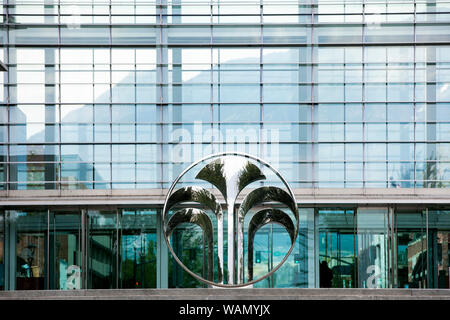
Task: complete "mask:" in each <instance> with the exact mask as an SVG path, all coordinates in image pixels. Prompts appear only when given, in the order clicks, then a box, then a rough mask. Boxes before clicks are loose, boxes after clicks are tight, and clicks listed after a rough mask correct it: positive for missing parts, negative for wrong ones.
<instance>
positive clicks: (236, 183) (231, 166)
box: [162, 152, 298, 287]
mask: <svg viewBox="0 0 450 320" xmlns="http://www.w3.org/2000/svg"><path fill="white" fill-rule="evenodd" d="M211 159H212V161H210V160H211ZM207 161H209V162H207ZM204 162H207V163H206V164H205V165H203V163H204ZM197 165H202V167H201V169H200V170H199V171H198V173H197V174H196V175H195V177H196V179H198V180H202V181H206V182H209V183H211V184H212V185H213V186H214V187H215V188H216V189H217V190H218V191H219V195H220V196H221V197H223V200H224V201H225V205H226V208H227V257H228V259H227V274H228V277H227V283H225V282H224V277H223V275H224V274H225V272H224V266H223V246H224V243H223V216H222V211H221V209H220V203H219V201H218V198H217V197H216V196H214V195H213V194H212V193H211V192H209V191H208V190H206V189H204V188H202V187H198V186H194V187H192V186H190V187H181V188H179V189H177V190H176V191H174V190H175V188H176V187H177V185H178V183H179V181H180V180H181V178H182V177H183V176H184V175H185V174H186V173H187V172H189V171H190V170H195V167H196V166H197ZM263 170H268V171H270V173H271V174H275V176H277V177H278V178H279V180H281V182H282V183H283V184H284V186H285V188H286V190H287V191H286V190H283V189H281V188H278V187H270V186H269V187H268V186H262V187H258V188H256V189H254V190H253V191H252V192H250V193H248V194H247V195H246V196H245V198H244V200H243V202H242V204H241V206H240V207H239V208H236V201H237V199H238V197H239V196H240V194H241V192H242V191H243V190H244V189H245V188H246V187H247V186H249V185H250V184H252V183H253V182H256V181H264V180H265V179H266V175H265V174H264V172H263ZM186 202H189V203H192V202H194V203H198V204H200V205H203V206H205V207H207V208H209V209H210V210H212V212H213V213H214V214H215V215H216V217H217V256H218V257H217V260H218V281H217V282H214V281H211V279H210V278H209V276H208V279H203V278H202V277H200V276H199V275H197V274H195V273H194V272H192V271H191V270H189V269H188V268H187V267H186V266H185V265H184V264H183V262H182V261H181V260H180V259H179V258H178V257H177V255H176V253H175V252H174V251H173V249H172V247H171V244H170V235H171V233H172V231H173V229H174V228H175V227H176V226H178V225H179V224H180V223H182V222H183V223H184V222H189V221H190V222H193V223H195V222H194V220H195V219H194V220H191V219H193V217H194V216H192V214H194V215H195V216H197V215H198V216H199V217H200V216H201V217H202V219H204V220H206V219H207V220H209V221H210V222H209V223H211V220H210V218H209V217H208V216H207V215H206V214H205V213H204V212H203V211H201V212H200V211H189V210H191V209H192V208H189V209H187V210H188V211H186V210H185V211H178V212H177V213H175V215H173V216H172V217H171V218H168V216H169V211H170V210H171V208H174V207H175V206H176V205H178V204H181V203H186ZM269 202H270V203H274V202H276V203H278V204H282V205H284V206H286V207H287V208H288V209H289V210H290V211H291V213H292V214H293V218H294V219H295V221H296V223H295V224H294V223H293V222H292V220H291V219H292V218H291V217H290V216H289V215H287V214H286V213H284V212H282V211H276V212H275V211H272V214H269V216H268V219H265V220H264V222H262V221H260V222H259V224H258V227H256V228H253V230H254V232H253V233H251V236H252V237H254V235H255V234H256V231H257V230H258V229H259V227H261V226H263V225H265V224H267V223H278V224H280V225H282V226H284V227H285V228H286V229H287V232H288V233H289V235H290V238H291V247H290V249H289V251H288V252H287V254H286V255H285V257H284V258H283V259H282V261H281V262H280V263H279V264H278V265H277V266H276V267H275V268H272V269H271V270H270V271H269V272H268V273H267V274H266V275H264V276H262V277H260V278H258V279H253V273H251V274H252V278H251V279H250V278H249V279H248V280H249V281H247V282H245V281H244V276H243V275H244V264H243V259H244V253H243V247H244V218H245V215H246V214H247V213H248V212H249V211H250V210H251V209H252V208H254V207H255V206H257V205H258V206H260V205H265V204H267V203H269ZM190 205H191V204H190ZM188 212H190V213H189V214H191V216H189V217H187V215H189V214H188ZM172 219H175V220H172ZM287 220H289V222H290V223H289V222H287ZM162 221H163V223H164V227H163V228H164V234H165V240H166V242H167V245H168V247H169V250H170V251H171V253H172V255H173V257H174V259H175V260H176V261H177V262H178V263H179V264H180V266H182V267H183V269H185V271H187V272H188V273H189V274H191V275H192V276H194V277H195V278H197V279H198V280H200V281H202V282H204V283H207V284H208V285H211V286H218V287H243V286H247V285H251V284H253V283H256V282H258V281H261V280H262V279H265V278H267V277H268V276H270V275H271V274H273V273H274V272H275V271H276V270H277V269H278V268H279V267H280V266H281V265H282V264H283V263H284V262H285V261H286V259H287V257H288V256H289V254H290V253H291V251H292V249H293V247H294V244H295V238H296V236H297V233H298V212H297V202H296V200H295V197H294V193H293V192H292V190H291V189H290V187H289V185H288V183H287V182H286V180H284V179H283V177H282V176H281V174H280V173H279V172H278V171H276V170H275V169H274V168H272V167H271V166H270V165H269V164H268V163H266V162H265V161H263V160H261V159H259V158H256V157H254V156H251V155H248V154H244V153H237V152H229V153H227V152H224V153H219V154H213V155H210V156H207V157H205V158H203V159H201V160H199V161H197V162H195V163H193V164H192V165H190V166H189V167H188V168H186V169H185V170H184V171H183V172H182V173H181V174H180V175H179V176H178V178H177V179H176V180H175V181H174V182H173V184H172V186H171V188H170V189H169V191H168V193H167V195H166V200H165V203H164V208H163V217H162ZM174 221H175V222H174ZM179 221H182V222H179ZM195 221H197V220H195ZM261 223H262V224H261ZM205 225H206V224H205ZM235 226H236V227H237V243H236V246H237V265H236V267H237V268H236V270H235V260H236V257H235V236H236V235H235V234H236V231H235ZM204 230H206V229H204ZM248 241H249V243H253V239H249V240H248ZM230 244H231V245H230ZM249 249H251V250H253V245H251V246H250V247H249ZM250 256H252V254H251V255H250ZM208 261H211V260H210V257H209V255H208ZM248 268H249V269H250V268H252V267H250V264H249V265H248ZM212 269H213V267H212V266H211V265H209V268H208V270H212ZM236 278H237V279H236Z"/></svg>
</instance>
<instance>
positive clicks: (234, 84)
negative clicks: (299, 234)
mask: <svg viewBox="0 0 450 320" xmlns="http://www.w3.org/2000/svg"><path fill="white" fill-rule="evenodd" d="M2 9H3V10H2V12H1V13H0V15H1V18H2V19H0V44H1V45H2V48H3V50H0V59H1V60H2V61H5V63H6V64H7V65H8V68H9V71H8V72H7V73H4V75H3V77H2V79H0V86H2V88H3V89H2V90H0V103H1V107H0V117H1V119H3V120H4V121H2V125H0V159H2V160H1V161H0V162H1V163H0V180H1V181H0V188H3V189H5V188H6V189H10V190H28V189H60V190H64V189H88V190H89V189H121V188H125V189H137V188H165V187H168V186H169V185H170V184H171V182H172V181H173V178H174V177H176V176H177V174H178V173H179V172H180V171H181V170H182V169H183V168H185V167H186V166H187V165H189V164H190V163H191V162H192V161H194V160H195V159H198V158H200V157H201V156H203V155H206V154H210V153H212V152H218V151H226V150H233V151H234V150H236V151H243V152H248V153H252V154H254V155H257V156H260V157H261V158H263V159H265V160H267V161H269V162H270V163H273V164H276V166H277V168H279V170H280V172H281V173H282V174H283V176H285V177H286V178H287V180H288V181H289V183H290V184H291V185H292V186H293V187H319V188H323V187H332V188H362V187H366V188H399V187H401V188H445V187H448V184H449V181H450V179H449V176H448V170H447V168H448V160H449V159H448V154H449V146H450V137H449V135H448V132H449V127H450V117H449V114H450V112H449V101H450V89H449V87H448V82H449V79H450V77H449V74H450V68H449V67H448V65H449V63H450V58H449V57H450V45H449V43H450V32H449V30H450V28H449V21H448V14H449V12H450V6H449V4H448V2H447V1H445V0H427V1H422V2H421V1H400V2H398V3H392V2H390V1H376V2H372V1H369V2H368V1H362V0H361V1H346V0H342V1H336V2H333V3H330V2H329V1H324V0H314V1H313V2H304V1H289V2H280V1H274V0H248V1H241V2H236V1H229V0H197V1H191V0H171V1H169V0H161V1H159V0H158V1H154V0H149V1H141V0H124V1H113V0H90V1H84V2H73V1H68V0H61V1H53V0H38V1H33V2H30V1H25V0H15V1H7V2H5V3H4V4H2ZM393 34H395V35H396V36H392V35H393Z"/></svg>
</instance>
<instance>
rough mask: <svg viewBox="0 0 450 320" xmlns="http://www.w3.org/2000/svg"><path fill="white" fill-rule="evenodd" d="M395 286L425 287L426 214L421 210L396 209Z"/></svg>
mask: <svg viewBox="0 0 450 320" xmlns="http://www.w3.org/2000/svg"><path fill="white" fill-rule="evenodd" d="M395 223H396V225H395V227H396V240H397V261H396V262H397V287H398V288H426V287H427V284H426V273H427V234H426V232H425V230H426V214H425V213H424V212H422V210H414V209H412V210H406V209H402V210H397V211H396V215H395Z"/></svg>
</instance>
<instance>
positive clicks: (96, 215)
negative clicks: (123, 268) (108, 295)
mask: <svg viewBox="0 0 450 320" xmlns="http://www.w3.org/2000/svg"><path fill="white" fill-rule="evenodd" d="M88 228H89V239H88V288H89V289H113V288H116V287H117V286H116V274H117V261H116V257H117V214H116V212H111V211H98V210H92V211H89V212H88Z"/></svg>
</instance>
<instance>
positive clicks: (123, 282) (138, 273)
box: [120, 210, 156, 288]
mask: <svg viewBox="0 0 450 320" xmlns="http://www.w3.org/2000/svg"><path fill="white" fill-rule="evenodd" d="M120 288H156V211H154V210H123V211H122V216H121V237H120Z"/></svg>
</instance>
